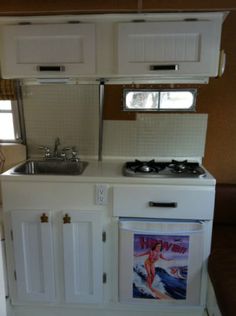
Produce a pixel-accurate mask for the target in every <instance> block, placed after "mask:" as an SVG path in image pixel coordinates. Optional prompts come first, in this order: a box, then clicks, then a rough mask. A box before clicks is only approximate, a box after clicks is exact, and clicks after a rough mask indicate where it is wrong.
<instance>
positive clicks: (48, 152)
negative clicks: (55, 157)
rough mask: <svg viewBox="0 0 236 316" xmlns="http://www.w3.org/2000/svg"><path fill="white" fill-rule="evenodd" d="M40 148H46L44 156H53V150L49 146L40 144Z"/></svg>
mask: <svg viewBox="0 0 236 316" xmlns="http://www.w3.org/2000/svg"><path fill="white" fill-rule="evenodd" d="M39 149H43V150H44V158H50V157H51V155H52V154H51V150H50V148H49V147H48V146H39Z"/></svg>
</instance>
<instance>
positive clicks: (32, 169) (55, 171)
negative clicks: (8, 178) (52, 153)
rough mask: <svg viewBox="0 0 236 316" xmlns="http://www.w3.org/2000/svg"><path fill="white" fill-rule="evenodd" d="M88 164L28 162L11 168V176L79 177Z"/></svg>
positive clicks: (48, 161) (82, 162)
mask: <svg viewBox="0 0 236 316" xmlns="http://www.w3.org/2000/svg"><path fill="white" fill-rule="evenodd" d="M87 165H88V163H87V162H86V161H78V162H75V161H59V160H28V161H26V162H24V163H23V164H21V165H20V166H17V167H15V168H13V170H12V173H13V174H27V175H40V174H43V175H47V174H48V175H80V174H82V173H83V171H84V170H85V168H86V167H87Z"/></svg>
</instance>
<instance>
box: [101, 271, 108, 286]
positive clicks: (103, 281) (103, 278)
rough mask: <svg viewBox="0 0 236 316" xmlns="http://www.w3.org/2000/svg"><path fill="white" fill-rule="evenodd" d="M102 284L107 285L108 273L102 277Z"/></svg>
mask: <svg viewBox="0 0 236 316" xmlns="http://www.w3.org/2000/svg"><path fill="white" fill-rule="evenodd" d="M102 283H103V284H105V283H107V274H106V273H103V275H102Z"/></svg>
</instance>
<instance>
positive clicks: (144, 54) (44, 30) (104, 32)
mask: <svg viewBox="0 0 236 316" xmlns="http://www.w3.org/2000/svg"><path fill="white" fill-rule="evenodd" d="M226 14H227V12H203V13H201V12H198V13H196V12H195V13H190V12H189V13H153V14H105V15H104V14H103V15H78V16H71V17H70V20H69V18H68V16H60V17H58V16H51V17H27V20H28V22H27V23H29V24H25V25H22V24H23V23H25V18H24V19H23V17H15V18H14V17H9V18H5V20H4V21H5V22H4V21H3V22H2V24H4V23H8V24H7V25H2V26H1V43H0V44H1V45H0V48H1V75H2V78H23V79H24V78H26V79H27V78H28V79H35V78H49V79H51V78H79V79H85V80H86V81H91V80H93V81H96V82H97V80H98V79H100V78H102V79H107V80H119V82H121V83H122V82H127V81H128V83H129V82H132V83H133V82H135V80H137V81H138V80H141V81H142V82H144V83H145V80H146V81H147V79H150V80H157V81H158V80H159V82H160V83H161V82H163V83H165V82H166V81H165V80H166V79H168V82H169V83H172V82H177V81H178V79H180V80H179V82H184V80H185V81H186V82H196V80H197V81H198V82H207V81H208V78H209V77H215V76H218V74H219V64H220V51H221V47H220V42H221V29H222V24H223V21H224V18H225V16H226ZM70 21H71V22H73V23H69V22H70ZM77 21H79V22H80V23H78V22H77ZM0 22H1V18H0ZM16 23H19V24H16ZM13 24H14V25H13ZM222 68H223V66H222ZM194 79H196V80H194Z"/></svg>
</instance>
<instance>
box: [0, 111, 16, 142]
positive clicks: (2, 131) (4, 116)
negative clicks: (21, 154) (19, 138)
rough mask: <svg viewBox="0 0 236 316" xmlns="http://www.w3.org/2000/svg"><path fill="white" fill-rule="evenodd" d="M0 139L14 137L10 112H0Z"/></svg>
mask: <svg viewBox="0 0 236 316" xmlns="http://www.w3.org/2000/svg"><path fill="white" fill-rule="evenodd" d="M0 139H3V140H4V139H5V140H14V139H15V133H14V125H13V116H12V113H0Z"/></svg>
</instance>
